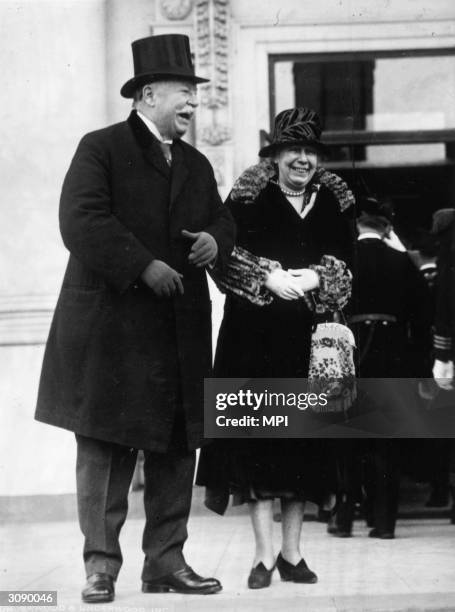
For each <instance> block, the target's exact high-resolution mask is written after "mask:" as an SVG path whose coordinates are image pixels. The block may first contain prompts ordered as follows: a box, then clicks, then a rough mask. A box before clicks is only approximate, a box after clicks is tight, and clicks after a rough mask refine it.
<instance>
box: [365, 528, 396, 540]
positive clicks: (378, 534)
mask: <svg viewBox="0 0 455 612" xmlns="http://www.w3.org/2000/svg"><path fill="white" fill-rule="evenodd" d="M368 537H369V538H379V539H380V540H393V539H394V538H395V534H394V533H393V532H392V531H381V529H377V528H376V527H375V528H374V529H372V530H371V531H370V533H369V534H368Z"/></svg>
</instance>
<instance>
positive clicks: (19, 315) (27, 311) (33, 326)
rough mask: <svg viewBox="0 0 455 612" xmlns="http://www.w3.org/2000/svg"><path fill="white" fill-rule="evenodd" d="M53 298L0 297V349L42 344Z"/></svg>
mask: <svg viewBox="0 0 455 612" xmlns="http://www.w3.org/2000/svg"><path fill="white" fill-rule="evenodd" d="M56 299H57V298H56V296H55V295H8V296H5V295H3V296H0V346H15V345H24V344H44V343H45V342H46V340H47V335H48V333H49V327H50V324H51V320H52V315H53V313H54V308H55V303H56Z"/></svg>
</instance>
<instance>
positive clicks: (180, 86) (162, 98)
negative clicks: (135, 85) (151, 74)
mask: <svg viewBox="0 0 455 612" xmlns="http://www.w3.org/2000/svg"><path fill="white" fill-rule="evenodd" d="M196 95H197V89H196V85H194V84H193V83H192V82H191V81H158V82H157V83H152V84H151V85H149V86H147V88H145V91H144V99H145V102H146V104H147V105H148V107H149V109H150V119H151V120H152V121H153V122H154V123H155V125H156V127H157V128H158V130H159V132H160V134H161V136H163V138H165V139H170V140H172V139H174V138H180V137H181V136H183V135H184V134H185V132H186V131H187V129H188V127H189V125H190V121H191V119H192V117H193V114H194V111H195V109H196V107H197V105H198V101H197V98H196Z"/></svg>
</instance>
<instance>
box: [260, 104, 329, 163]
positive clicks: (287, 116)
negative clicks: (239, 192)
mask: <svg viewBox="0 0 455 612" xmlns="http://www.w3.org/2000/svg"><path fill="white" fill-rule="evenodd" d="M321 131H322V127H321V121H320V119H319V116H318V115H317V113H316V112H315V111H314V110H311V109H310V108H303V107H300V108H290V109H288V110H284V111H281V113H278V115H277V116H276V117H275V127H274V129H273V136H272V141H271V142H270V144H268V145H267V146H265V147H262V149H261V150H260V151H259V156H260V157H272V156H273V155H274V154H275V153H276V151H277V150H278V149H279V148H281V147H287V146H292V145H310V146H311V147H314V148H315V149H316V150H318V151H320V152H323V151H325V150H326V147H325V145H324V144H323V143H322V142H321V141H320V138H321Z"/></svg>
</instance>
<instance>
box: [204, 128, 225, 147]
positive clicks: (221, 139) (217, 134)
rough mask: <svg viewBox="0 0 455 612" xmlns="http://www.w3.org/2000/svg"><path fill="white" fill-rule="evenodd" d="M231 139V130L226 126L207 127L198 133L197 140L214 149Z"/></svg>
mask: <svg viewBox="0 0 455 612" xmlns="http://www.w3.org/2000/svg"><path fill="white" fill-rule="evenodd" d="M230 139H231V130H230V128H229V127H228V126H226V125H218V124H214V125H208V126H206V127H203V128H202V129H201V130H200V132H199V140H200V141H201V143H203V144H205V145H209V146H211V147H216V146H219V145H221V144H224V143H225V142H228V141H229V140H230Z"/></svg>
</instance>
